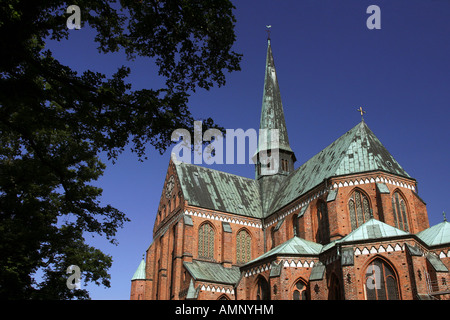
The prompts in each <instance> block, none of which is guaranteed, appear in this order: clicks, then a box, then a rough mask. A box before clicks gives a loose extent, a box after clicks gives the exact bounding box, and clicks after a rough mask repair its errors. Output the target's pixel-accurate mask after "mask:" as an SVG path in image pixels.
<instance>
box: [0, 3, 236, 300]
mask: <svg viewBox="0 0 450 320" xmlns="http://www.w3.org/2000/svg"><path fill="white" fill-rule="evenodd" d="M69 5H78V6H79V7H80V9H81V17H82V26H83V27H85V26H87V25H89V26H90V27H91V28H93V30H95V32H96V37H95V41H96V42H97V43H98V48H99V51H100V52H102V53H109V52H116V51H122V52H124V53H126V56H127V58H128V59H134V58H136V57H137V56H144V57H151V58H154V59H155V61H156V65H157V68H158V72H159V75H160V76H162V77H163V78H164V79H165V85H164V87H162V88H147V89H143V90H136V91H133V90H132V89H131V85H130V83H128V82H127V81H126V79H127V76H128V75H129V73H130V70H129V68H127V67H124V66H121V67H118V69H117V71H116V72H115V73H114V74H113V75H112V76H111V77H109V78H108V77H106V76H105V75H104V74H101V73H98V72H93V71H91V70H86V71H84V72H83V73H82V74H78V73H77V72H75V71H73V70H72V69H71V68H70V67H69V66H65V65H62V64H61V63H60V62H58V60H57V59H55V58H54V57H53V56H52V52H50V51H49V50H46V49H45V41H46V39H52V40H63V39H67V38H68V37H69V34H70V32H73V31H71V30H69V29H68V28H67V26H66V20H67V18H68V17H69V16H70V14H67V13H66V8H67V7H68V6H69ZM233 8H234V7H233V5H232V4H231V2H230V1H228V0H214V1H207V0H165V1H164V0H161V1H158V0H153V1H145V0H122V1H101V0H85V1H82V0H80V1H70V2H65V1H56V0H55V1H46V0H33V1H19V0H4V1H2V4H1V5H0V43H1V44H2V50H1V51H0V266H1V268H0V297H3V298H10V299H11V298H13V299H30V298H34V299H69V298H81V299H82V298H89V294H88V292H87V291H86V290H69V289H68V288H67V287H66V278H67V275H66V274H65V271H66V268H67V267H68V266H69V265H72V264H74V265H78V266H79V267H80V269H81V271H82V278H83V279H84V280H85V281H87V282H94V283H96V284H102V285H104V286H109V285H110V283H109V280H110V276H109V275H108V273H107V270H108V268H109V267H110V266H111V263H112V258H111V256H109V255H106V254H104V253H103V252H101V251H100V250H98V249H96V248H94V247H91V246H89V245H87V244H86V243H85V240H84V238H83V234H84V233H85V232H90V233H94V234H99V235H102V236H105V237H106V238H107V239H108V240H109V241H110V242H111V243H116V240H115V238H114V236H115V234H116V232H117V230H118V229H119V228H121V227H122V226H123V223H125V222H126V221H128V218H127V217H126V215H125V213H123V212H121V211H120V210H118V209H116V208H113V207H112V206H110V205H106V206H104V205H102V204H101V203H100V201H99V197H100V196H101V193H102V190H101V189H100V188H98V187H95V186H93V185H92V182H93V181H95V180H97V179H98V178H99V177H100V176H101V175H102V174H103V172H104V170H105V164H103V163H102V162H101V161H100V160H99V154H100V153H102V152H104V153H106V154H107V155H108V157H109V159H112V160H114V159H117V157H118V155H119V154H120V153H121V152H122V151H124V150H125V148H126V147H128V146H129V147H130V148H131V150H133V151H134V152H136V153H137V155H138V158H139V159H145V154H146V149H147V148H148V146H152V149H153V148H154V149H156V150H158V151H159V152H161V153H163V152H164V151H165V150H166V149H167V148H168V146H170V144H171V141H170V138H171V133H172V132H173V131H174V130H175V129H177V128H187V129H189V130H190V131H193V122H194V118H193V116H192V115H191V113H190V112H189V109H188V105H187V104H188V97H189V95H190V94H192V93H193V92H195V90H196V89H198V88H203V89H209V88H211V87H212V86H214V85H218V86H222V85H224V84H225V72H232V71H236V70H239V63H240V58H241V56H240V55H239V54H237V53H235V52H233V51H232V49H231V48H232V45H233V43H234V41H235V34H234V23H235V19H234V16H233V13H232V10H233ZM211 127H218V126H217V125H216V124H215V123H214V122H213V121H212V120H211V119H209V118H208V119H205V120H204V123H203V129H204V130H206V129H208V128H211ZM38 270H41V271H42V272H43V279H42V281H37V279H36V277H35V276H34V275H35V273H36V271H38Z"/></svg>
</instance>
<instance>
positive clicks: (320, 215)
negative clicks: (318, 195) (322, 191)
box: [317, 201, 330, 244]
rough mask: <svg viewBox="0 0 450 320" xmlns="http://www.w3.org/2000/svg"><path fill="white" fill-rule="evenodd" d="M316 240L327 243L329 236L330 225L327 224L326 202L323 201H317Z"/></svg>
mask: <svg viewBox="0 0 450 320" xmlns="http://www.w3.org/2000/svg"><path fill="white" fill-rule="evenodd" d="M317 224H318V226H317V242H318V243H322V244H325V243H328V242H329V238H330V227H329V224H328V209H327V204H326V203H325V202H323V201H320V202H318V203H317Z"/></svg>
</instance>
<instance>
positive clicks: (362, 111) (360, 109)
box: [356, 107, 366, 120]
mask: <svg viewBox="0 0 450 320" xmlns="http://www.w3.org/2000/svg"><path fill="white" fill-rule="evenodd" d="M356 111H359V112H360V113H361V120H364V113H366V112H365V111H364V110H363V108H362V107H359V109H356Z"/></svg>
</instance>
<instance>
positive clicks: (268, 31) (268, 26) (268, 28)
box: [266, 24, 272, 41]
mask: <svg viewBox="0 0 450 320" xmlns="http://www.w3.org/2000/svg"><path fill="white" fill-rule="evenodd" d="M266 28H267V30H266V31H267V40H269V41H270V28H272V25H270V24H269V25H266Z"/></svg>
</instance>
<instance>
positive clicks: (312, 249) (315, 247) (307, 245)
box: [245, 237, 323, 265]
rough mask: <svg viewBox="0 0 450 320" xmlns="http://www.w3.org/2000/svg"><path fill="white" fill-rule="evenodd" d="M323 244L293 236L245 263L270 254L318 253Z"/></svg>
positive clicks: (251, 262) (258, 259)
mask: <svg viewBox="0 0 450 320" xmlns="http://www.w3.org/2000/svg"><path fill="white" fill-rule="evenodd" d="M322 248H323V246H322V245H321V244H320V243H316V242H312V241H308V240H305V239H302V238H299V237H293V238H291V239H289V240H287V241H285V242H283V243H282V244H280V245H278V246H276V247H275V248H273V249H272V250H269V251H267V252H266V253H264V254H263V255H260V256H259V257H258V258H256V259H254V260H252V261H250V262H247V263H246V264H245V265H249V264H253V263H254V262H256V261H260V260H262V259H265V258H267V257H270V256H282V255H318V254H319V253H320V252H321V251H322Z"/></svg>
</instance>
